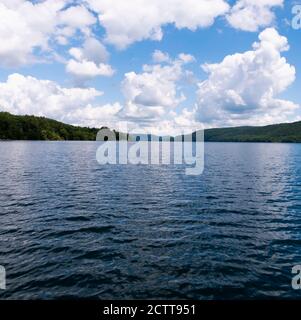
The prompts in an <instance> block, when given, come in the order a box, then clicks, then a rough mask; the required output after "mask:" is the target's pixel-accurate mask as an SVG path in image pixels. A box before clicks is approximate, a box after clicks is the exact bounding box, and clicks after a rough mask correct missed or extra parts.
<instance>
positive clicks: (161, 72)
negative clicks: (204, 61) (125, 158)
mask: <svg viewBox="0 0 301 320" xmlns="http://www.w3.org/2000/svg"><path fill="white" fill-rule="evenodd" d="M154 56H155V57H156V60H158V58H159V60H160V61H162V62H167V61H168V63H165V64H164V65H162V64H154V65H144V66H143V70H142V73H136V72H129V73H126V74H125V77H124V80H123V82H122V91H123V94H124V97H125V107H124V109H123V110H122V112H121V115H122V116H123V117H125V118H133V119H140V120H148V121H158V120H160V119H162V117H163V116H164V115H165V114H166V113H168V112H169V111H171V110H172V109H174V108H176V107H177V106H178V105H179V104H180V103H181V102H183V101H184V100H185V99H186V98H185V95H184V93H183V92H181V91H180V90H179V89H178V83H179V81H180V80H182V79H183V77H184V76H185V75H186V74H185V72H184V69H183V66H184V65H185V64H186V63H189V62H192V61H194V58H193V57H192V56H191V55H187V54H180V55H179V56H178V58H177V59H175V60H172V59H170V58H169V56H168V55H167V54H163V53H161V52H158V51H156V52H154ZM167 58H168V59H167Z"/></svg>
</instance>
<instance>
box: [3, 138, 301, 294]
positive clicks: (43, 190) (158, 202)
mask: <svg viewBox="0 0 301 320" xmlns="http://www.w3.org/2000/svg"><path fill="white" fill-rule="evenodd" d="M97 146H98V144H97V143H96V142H0V173H1V180H0V219H1V223H0V265H3V266H4V267H5V268H6V273H7V279H6V281H7V283H6V285H7V289H6V290H0V298H2V299H16V298H21V299H33V298H34V299H36V298H39V299H53V298H102V299H108V298H111V299H124V298H130V299H132V298H134V299H136V298H141V299H143V298H146V299H147V298H166V299H174V298H178V299H186V298H192V299H213V298H214V299H232V298H235V299H237V298H238V299H242V298H247V299H253V298H273V297H282V298H300V297H301V291H294V290H293V289H292V286H291V281H292V273H291V271H292V267H293V266H294V265H296V264H301V145H298V144H256V143H254V144H244V143H237V144H235V143H206V144H205V170H204V173H203V175H200V176H186V175H185V174H184V170H183V167H181V166H168V165H165V166H144V165H139V166H133V165H128V166H112V165H111V166H110V165H107V166H100V165H99V164H98V163H97V161H96V159H95V153H96V149H97Z"/></svg>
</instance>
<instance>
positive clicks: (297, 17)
mask: <svg viewBox="0 0 301 320" xmlns="http://www.w3.org/2000/svg"><path fill="white" fill-rule="evenodd" d="M292 14H293V15H294V17H293V20H292V28H293V29H295V30H300V29H301V4H296V5H295V6H293V9H292Z"/></svg>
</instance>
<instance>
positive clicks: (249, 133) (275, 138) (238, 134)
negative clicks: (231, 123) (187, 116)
mask: <svg viewBox="0 0 301 320" xmlns="http://www.w3.org/2000/svg"><path fill="white" fill-rule="evenodd" d="M205 141H215V142H218V141H220V142H301V122H294V123H284V124H275V125H269V126H264V127H236V128H220V129H208V130H205Z"/></svg>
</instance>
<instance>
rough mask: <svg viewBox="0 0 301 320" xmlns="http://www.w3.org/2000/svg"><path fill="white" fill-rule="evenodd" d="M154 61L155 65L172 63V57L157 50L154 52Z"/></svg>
mask: <svg viewBox="0 0 301 320" xmlns="http://www.w3.org/2000/svg"><path fill="white" fill-rule="evenodd" d="M153 61H154V62H155V63H162V62H170V57H169V55H168V53H166V52H162V51H161V50H155V51H154V52H153Z"/></svg>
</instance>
